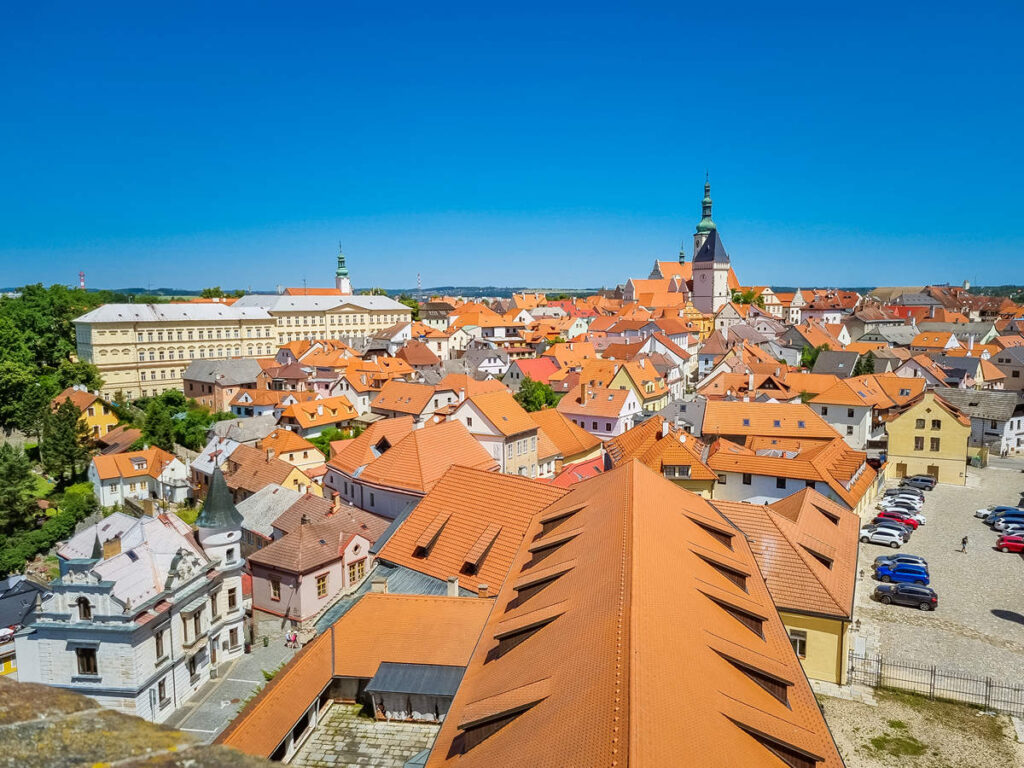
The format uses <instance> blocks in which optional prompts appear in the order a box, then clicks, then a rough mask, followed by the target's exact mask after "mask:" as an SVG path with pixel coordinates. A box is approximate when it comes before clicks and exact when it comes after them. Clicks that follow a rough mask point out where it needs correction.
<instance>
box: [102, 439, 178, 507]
mask: <svg viewBox="0 0 1024 768" xmlns="http://www.w3.org/2000/svg"><path fill="white" fill-rule="evenodd" d="M88 474H89V480H90V482H92V487H93V492H94V493H95V494H96V498H97V499H98V500H99V503H100V506H101V507H112V506H114V505H115V504H123V503H124V501H125V499H138V500H142V499H162V500H165V501H169V502H172V503H174V504H178V503H180V502H182V501H184V500H185V499H186V498H188V495H189V490H190V487H189V481H188V469H187V468H186V467H185V465H184V464H183V463H182V462H181V461H180V460H179V459H177V458H176V457H174V456H173V455H172V454H170V453H168V452H167V451H165V450H162V449H160V448H157V447H155V446H154V447H152V448H146V449H145V450H142V451H130V452H128V453H114V454H110V455H107V456H94V457H93V460H92V463H91V464H90V465H89V473H88Z"/></svg>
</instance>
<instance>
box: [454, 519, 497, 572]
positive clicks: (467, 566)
mask: <svg viewBox="0 0 1024 768" xmlns="http://www.w3.org/2000/svg"><path fill="white" fill-rule="evenodd" d="M500 531H501V526H500V525H495V524H494V523H492V524H491V525H489V526H487V529H486V530H485V531H484V532H483V533H481V534H480V538H478V539H477V540H476V542H474V544H473V546H472V547H470V549H469V552H467V553H466V559H465V561H464V562H463V563H462V573H465V574H467V575H469V576H472V575H473V574H475V573H476V572H477V571H479V570H480V566H481V565H483V562H484V558H486V557H487V553H488V552H490V551H491V547H492V546H493V544H494V541H495V539H497V538H498V533H499V532H500Z"/></svg>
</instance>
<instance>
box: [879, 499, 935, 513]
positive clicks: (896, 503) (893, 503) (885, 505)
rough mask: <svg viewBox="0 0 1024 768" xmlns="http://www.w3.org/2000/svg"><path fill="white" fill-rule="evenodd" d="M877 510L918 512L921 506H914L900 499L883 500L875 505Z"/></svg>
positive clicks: (912, 503)
mask: <svg viewBox="0 0 1024 768" xmlns="http://www.w3.org/2000/svg"><path fill="white" fill-rule="evenodd" d="M876 506H877V507H878V508H879V509H905V510H907V511H908V512H918V511H920V509H921V507H922V506H924V505H923V504H915V503H914V502H911V501H906V500H905V499H900V498H889V499H883V500H882V501H880V502H878V504H877V505H876Z"/></svg>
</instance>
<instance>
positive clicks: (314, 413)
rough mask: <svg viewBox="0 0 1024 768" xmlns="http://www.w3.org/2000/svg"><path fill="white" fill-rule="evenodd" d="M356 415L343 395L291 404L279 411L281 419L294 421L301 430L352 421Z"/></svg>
mask: <svg viewBox="0 0 1024 768" xmlns="http://www.w3.org/2000/svg"><path fill="white" fill-rule="evenodd" d="M358 415H359V414H358V413H356V409H355V408H353V407H352V403H350V402H349V400H348V398H347V397H345V396H344V395H338V396H337V397H326V398H324V399H323V400H309V401H306V402H301V403H292V404H291V405H289V406H288V407H287V408H285V409H284V410H283V411H281V418H282V419H286V418H291V419H294V420H295V422H296V424H298V426H299V427H300V428H302V429H306V428H308V427H319V426H323V425H325V424H337V423H338V422H341V421H348V420H350V419H354V418H356V416H358Z"/></svg>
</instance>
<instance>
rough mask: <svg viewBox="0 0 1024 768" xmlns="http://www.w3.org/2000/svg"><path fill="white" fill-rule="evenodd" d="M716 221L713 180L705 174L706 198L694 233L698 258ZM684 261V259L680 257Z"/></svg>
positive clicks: (695, 251)
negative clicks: (712, 209)
mask: <svg viewBox="0 0 1024 768" xmlns="http://www.w3.org/2000/svg"><path fill="white" fill-rule="evenodd" d="M715 229H716V227H715V222H714V221H712V219H711V182H710V181H709V180H708V175H707V174H704V199H703V200H702V201H701V219H700V221H699V222H698V224H697V230H696V231H695V232H694V233H693V256H694V258H697V254H698V253H699V252H700V248H701V246H702V245H704V241H705V240H707V239H708V235H709V234H711V233H712V232H713V231H714V230H715ZM680 261H682V259H680Z"/></svg>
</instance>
